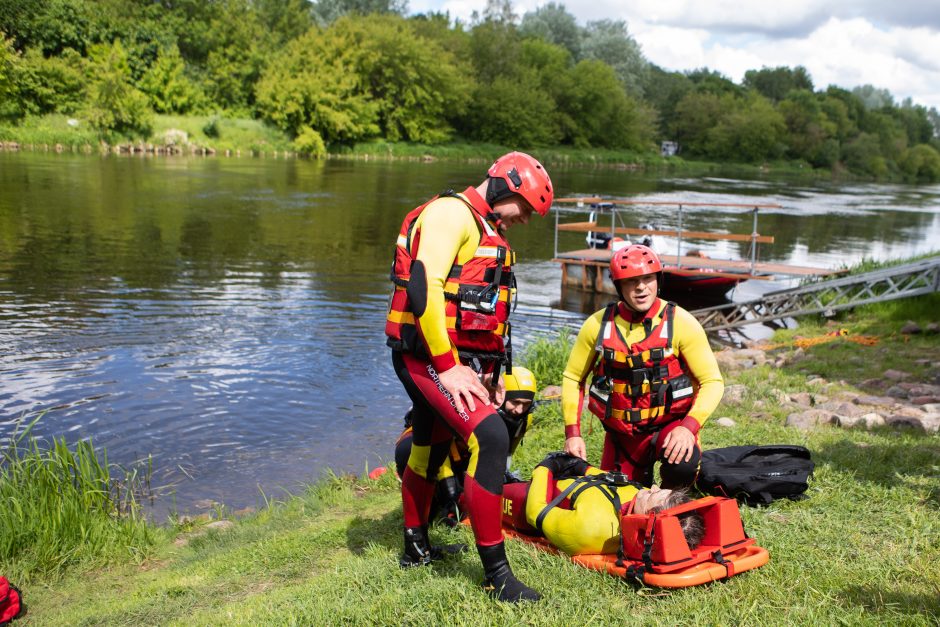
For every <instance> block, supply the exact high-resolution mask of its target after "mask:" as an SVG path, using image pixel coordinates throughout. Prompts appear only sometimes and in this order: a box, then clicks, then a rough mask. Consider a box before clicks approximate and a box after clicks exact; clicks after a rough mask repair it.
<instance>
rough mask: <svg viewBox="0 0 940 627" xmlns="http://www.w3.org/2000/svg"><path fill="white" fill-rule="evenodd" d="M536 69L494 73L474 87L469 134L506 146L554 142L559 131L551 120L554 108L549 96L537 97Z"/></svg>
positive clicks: (553, 116) (543, 144) (539, 84)
mask: <svg viewBox="0 0 940 627" xmlns="http://www.w3.org/2000/svg"><path fill="white" fill-rule="evenodd" d="M541 89H542V88H541V83H540V81H539V77H538V74H537V72H535V71H527V72H522V73H519V74H516V75H515V76H513V77H511V78H510V77H502V76H500V77H497V78H496V80H494V81H493V82H492V83H490V84H488V85H481V86H479V87H478V88H477V91H476V94H475V96H474V97H473V105H472V106H471V109H470V113H469V120H470V129H469V135H470V136H471V137H472V138H474V139H479V140H482V141H486V142H492V143H496V144H503V145H508V146H519V147H533V146H548V145H552V144H555V143H557V142H558V141H559V139H561V137H560V131H559V129H558V127H557V126H556V125H555V124H552V123H551V120H553V119H555V116H556V108H555V103H554V101H553V100H552V99H551V98H540V97H537V94H540V93H541Z"/></svg>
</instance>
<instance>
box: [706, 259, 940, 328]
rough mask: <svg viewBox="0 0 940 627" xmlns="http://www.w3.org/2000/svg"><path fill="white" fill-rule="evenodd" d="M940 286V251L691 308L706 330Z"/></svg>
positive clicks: (830, 309)
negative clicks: (754, 296)
mask: <svg viewBox="0 0 940 627" xmlns="http://www.w3.org/2000/svg"><path fill="white" fill-rule="evenodd" d="M937 291H940V255H935V256H933V257H929V258H927V259H921V260H920V261H915V262H913V263H908V264H904V265H899V266H892V267H889V268H881V269H879V270H872V271H871V272H865V273H862V274H856V275H853V276H846V277H842V278H838V279H831V280H827V281H819V282H816V283H812V284H810V285H803V286H800V287H795V288H792V289H786V290H778V291H775V292H770V293H768V294H764V295H763V296H762V297H761V298H757V299H754V300H749V301H746V302H740V303H731V304H730V305H719V306H717V307H707V308H705V309H697V310H695V311H693V312H692V315H694V316H695V317H696V318H698V320H699V322H701V323H702V327H704V328H705V331H707V332H715V331H721V330H726V329H734V328H737V327H741V326H744V325H747V324H755V323H762V322H769V321H771V320H779V319H782V318H793V317H796V316H802V315H807V314H820V313H821V314H824V315H826V316H829V315H832V314H834V313H835V312H836V311H840V310H843V309H850V308H852V307H857V306H859V305H867V304H869V303H875V302H881V301H886V300H895V299H898V298H907V297H910V296H919V295H921V294H929V293H931V292H937Z"/></svg>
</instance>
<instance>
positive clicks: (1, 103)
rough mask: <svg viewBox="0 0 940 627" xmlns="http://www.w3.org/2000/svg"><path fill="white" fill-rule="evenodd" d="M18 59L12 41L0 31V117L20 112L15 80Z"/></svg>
mask: <svg viewBox="0 0 940 627" xmlns="http://www.w3.org/2000/svg"><path fill="white" fill-rule="evenodd" d="M18 61H19V55H17V53H16V50H15V49H14V48H13V41H12V40H10V39H7V37H6V36H5V35H4V34H3V31H0V118H5V117H16V116H18V115H19V114H20V107H19V106H18V98H17V95H18V94H17V87H16V82H15V81H16V74H17V70H18V68H17V64H18Z"/></svg>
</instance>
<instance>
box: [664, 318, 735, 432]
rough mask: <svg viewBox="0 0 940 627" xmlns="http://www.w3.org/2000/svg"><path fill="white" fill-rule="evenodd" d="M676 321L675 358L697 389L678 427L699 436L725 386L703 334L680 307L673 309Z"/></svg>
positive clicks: (696, 322) (694, 321)
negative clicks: (689, 407)
mask: <svg viewBox="0 0 940 627" xmlns="http://www.w3.org/2000/svg"><path fill="white" fill-rule="evenodd" d="M675 321H676V322H675V329H674V335H673V345H674V346H675V349H676V353H677V354H678V356H679V357H680V358H681V359H682V360H683V361H684V362H685V364H686V366H687V367H688V370H689V374H690V375H691V376H692V378H693V379H694V380H695V386H696V388H697V390H696V396H695V402H694V403H693V404H692V408H691V409H690V410H689V413H688V415H687V416H686V417H685V418H683V419H682V423H681V424H682V426H683V427H686V428H688V429H689V430H690V431H692V433H698V430H699V429H700V428H701V427H702V425H704V424H705V421H706V420H708V417H709V416H711V415H712V412H713V411H715V408H716V407H718V403H719V402H721V396H722V394H724V392H725V383H724V380H723V379H722V378H721V371H720V370H719V369H718V361H717V360H716V359H715V354H714V353H713V352H712V349H711V346H709V344H708V337H707V336H706V335H705V330H704V329H702V325H701V324H699V321H698V320H696V319H695V316H693V315H692V314H690V313H689V312H687V311H686V310H685V309H683V308H681V307H676V318H675Z"/></svg>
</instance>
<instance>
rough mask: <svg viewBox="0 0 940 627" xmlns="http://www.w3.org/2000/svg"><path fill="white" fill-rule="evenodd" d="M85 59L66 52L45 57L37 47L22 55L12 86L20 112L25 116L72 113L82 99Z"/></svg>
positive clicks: (83, 97) (74, 53)
mask: <svg viewBox="0 0 940 627" xmlns="http://www.w3.org/2000/svg"><path fill="white" fill-rule="evenodd" d="M84 66H85V60H84V59H83V58H82V57H81V56H80V55H79V54H78V52H76V51H74V50H72V49H67V50H65V51H63V52H62V54H61V55H60V56H55V57H49V58H46V57H44V56H43V55H42V52H40V51H39V49H38V48H31V49H29V50H27V51H26V54H24V55H23V56H22V59H21V62H20V64H19V67H18V71H17V76H16V84H17V92H18V99H19V103H20V108H21V112H22V113H25V114H29V115H42V114H45V113H53V112H59V113H72V112H74V111H77V110H78V109H79V108H80V107H81V105H82V103H83V102H84V99H85V92H86V89H85V82H86V81H85V67H84Z"/></svg>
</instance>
